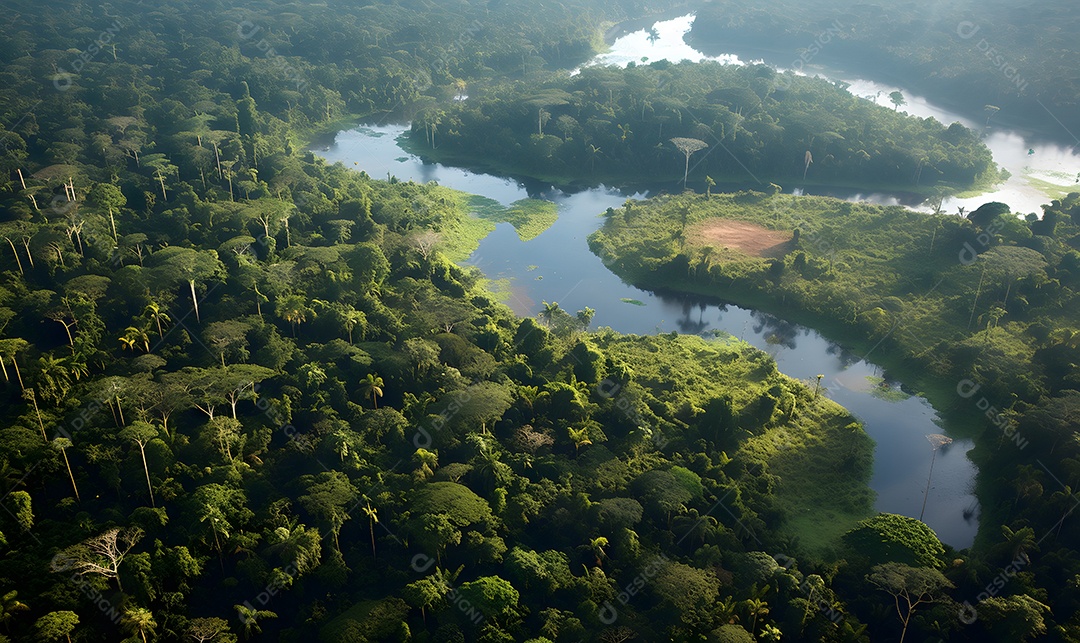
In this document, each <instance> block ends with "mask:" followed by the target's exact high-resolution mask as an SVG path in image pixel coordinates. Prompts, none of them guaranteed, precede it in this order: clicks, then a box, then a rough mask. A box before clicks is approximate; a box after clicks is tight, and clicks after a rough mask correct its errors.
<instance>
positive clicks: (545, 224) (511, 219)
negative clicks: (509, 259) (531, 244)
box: [468, 194, 559, 241]
mask: <svg viewBox="0 0 1080 643" xmlns="http://www.w3.org/2000/svg"><path fill="white" fill-rule="evenodd" d="M468 204H469V208H470V210H471V212H472V214H474V215H476V216H477V217H480V218H481V219H486V220H488V221H491V222H493V223H502V222H506V223H509V224H510V225H512V226H514V230H515V231H516V232H517V234H518V238H520V239H521V240H522V241H530V240H532V239H535V238H536V237H538V236H540V235H541V234H542V233H543V232H544V231H545V230H547V229H548V228H550V227H551V226H552V225H553V224H554V223H555V221H556V220H557V219H558V218H559V208H558V206H557V205H555V204H554V203H552V202H551V201H544V200H542V199H522V200H520V201H515V202H513V203H511V204H510V205H509V206H506V207H504V206H503V205H502V204H501V203H499V202H498V201H495V200H494V199H489V198H487V197H484V196H479V195H476V194H471V195H469V197H468Z"/></svg>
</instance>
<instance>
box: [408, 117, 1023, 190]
mask: <svg viewBox="0 0 1080 643" xmlns="http://www.w3.org/2000/svg"><path fill="white" fill-rule="evenodd" d="M400 143H401V147H402V149H404V150H406V151H408V152H410V153H412V154H415V155H417V156H418V157H420V158H422V159H423V160H424V162H426V163H441V164H443V165H449V166H453V167H460V168H465V169H467V170H469V171H471V172H476V173H483V174H491V175H494V176H503V177H508V178H511V179H513V180H515V181H519V182H521V183H524V184H526V185H535V186H544V187H554V188H557V189H559V190H562V191H564V192H568V193H574V192H579V191H582V190H588V189H592V188H598V187H603V186H617V187H618V188H619V189H621V190H624V191H627V192H631V193H632V192H658V191H664V192H672V193H678V192H681V191H682V190H683V180H682V179H683V176H682V173H681V172H679V171H664V170H658V171H649V172H640V173H636V174H635V173H632V172H631V173H629V174H628V173H626V172H623V171H619V172H607V171H604V170H603V169H602V168H599V167H598V168H596V169H595V170H592V171H589V172H587V175H588V176H585V177H583V176H581V175H579V174H574V173H571V172H568V173H565V174H560V173H552V172H548V171H543V170H538V169H536V168H530V167H526V166H524V165H523V164H520V163H512V162H508V161H498V160H496V159H493V158H491V157H490V156H487V155H478V154H469V153H468V152H467V151H464V150H461V149H453V148H449V149H448V148H435V149H431V148H430V147H427V146H424V145H422V144H420V143H418V142H417V141H415V140H413V138H412V137H411V136H409V135H408V133H406V134H405V135H404V136H402V137H401V140H400ZM721 153H723V152H721ZM708 178H711V179H712V180H713V182H714V183H715V185H714V186H713V187H711V188H709V186H708V185H707V184H706V177H704V176H690V177H689V180H688V182H687V185H688V187H689V188H690V189H692V190H694V191H696V192H705V191H706V188H709V189H710V190H711V191H714V192H725V191H726V192H734V191H738V190H748V189H749V190H764V189H766V188H768V186H769V184H768V183H763V182H762V181H761V180H760V179H759V178H758V177H757V176H755V175H754V174H752V173H748V172H747V171H745V170H743V169H738V170H736V171H735V172H733V173H723V172H710V173H709V177H708ZM770 178H771V179H773V180H774V182H775V183H777V184H779V185H782V186H784V187H785V188H788V187H790V188H793V189H798V190H800V191H803V192H810V193H813V192H819V191H820V192H828V193H831V194H850V195H852V196H855V195H860V194H888V195H895V196H897V197H898V198H899V200H900V201H901V203H903V204H904V205H909V206H917V205H919V204H921V203H924V202H926V201H927V200H930V199H936V198H939V197H943V196H965V197H970V196H976V195H978V194H982V193H985V192H987V191H989V190H990V189H992V188H993V187H994V186H996V185H998V184H999V183H1000V181H1001V180H1004V175H996V174H984V175H981V176H980V177H979V178H978V180H977V181H976V182H975V183H973V184H971V185H968V186H965V187H963V188H959V187H956V188H943V187H941V186H929V185H924V186H913V185H910V184H899V183H889V182H875V181H858V182H856V181H851V182H845V181H840V182H829V181H819V180H815V179H814V178H812V177H807V178H804V177H803V176H802V174H801V173H793V174H788V175H783V176H779V175H777V176H773V177H770Z"/></svg>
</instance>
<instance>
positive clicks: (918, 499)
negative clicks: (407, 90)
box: [316, 125, 978, 549]
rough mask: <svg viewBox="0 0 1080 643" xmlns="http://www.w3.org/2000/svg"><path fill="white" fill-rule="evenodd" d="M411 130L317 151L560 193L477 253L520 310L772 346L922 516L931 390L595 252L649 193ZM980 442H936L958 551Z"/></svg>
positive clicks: (485, 186) (969, 520)
mask: <svg viewBox="0 0 1080 643" xmlns="http://www.w3.org/2000/svg"><path fill="white" fill-rule="evenodd" d="M406 130H407V127H406V126H404V125H384V126H377V127H358V128H355V129H351V130H347V131H343V132H340V133H338V135H337V137H336V139H335V141H334V143H333V144H331V145H329V146H328V147H325V148H319V149H317V150H316V151H317V152H318V153H319V154H320V155H322V156H324V157H325V158H326V159H327V160H329V161H331V162H334V161H340V162H342V163H343V164H344V165H345V166H347V167H354V168H356V169H358V170H361V169H362V170H364V171H366V172H367V173H368V174H369V175H371V176H374V177H385V176H387V175H392V176H394V177H396V178H398V179H400V180H403V181H408V180H412V181H417V182H427V181H438V182H439V184H440V185H444V186H447V187H451V188H454V189H457V190H462V191H465V192H470V193H473V194H480V195H483V196H486V197H488V198H491V199H494V200H496V201H499V202H500V203H503V204H510V203H512V202H514V201H517V200H519V199H524V198H527V197H529V196H532V197H537V198H545V199H549V200H551V201H553V202H555V203H556V204H557V205H558V207H559V219H558V220H557V221H556V222H555V224H554V225H552V226H551V227H550V228H549V229H548V230H547V231H545V232H544V233H542V234H541V235H539V236H537V237H535V238H534V239H532V240H530V241H527V242H523V241H521V240H520V239H519V238H518V236H517V233H516V232H515V231H514V229H513V227H512V226H510V225H509V224H506V223H501V224H499V225H498V226H497V227H496V229H495V231H494V232H492V233H491V234H490V235H488V237H487V238H485V239H484V240H483V241H482V242H481V244H480V247H479V248H478V249H477V250H476V252H474V253H473V255H472V256H471V257H470V258H469V260H468V263H470V264H472V265H475V266H477V267H478V268H480V269H481V270H482V271H483V272H484V274H485V275H486V276H487V277H488V278H490V279H493V280H499V281H500V282H501V283H500V286H501V287H502V290H504V291H506V292H508V295H507V299H506V303H507V304H508V305H509V306H510V307H511V308H513V310H514V311H515V312H516V313H518V314H519V315H523V316H525V315H528V316H531V315H536V314H537V313H538V312H539V310H540V308H541V302H543V301H549V302H551V301H557V302H559V305H560V306H562V308H563V309H565V310H568V311H571V312H573V311H577V310H580V309H582V308H585V307H586V306H588V307H590V308H592V309H594V310H595V311H596V315H595V317H594V318H593V325H594V327H603V326H610V327H611V328H612V329H614V330H616V331H619V332H622V333H635V334H649V333H658V332H671V331H678V332H680V333H694V334H706V335H709V334H711V333H712V332H713V331H724V332H727V333H730V334H732V335H734V336H736V337H739V338H741V339H743V340H745V341H747V342H749V343H750V344H753V345H754V346H756V347H758V348H760V349H762V350H764V351H766V352H768V353H769V354H770V355H772V356H773V357H774V358H775V359H776V362H777V364H778V366H779V368H780V370H781V371H782V372H783V373H786V374H787V375H789V376H791V377H795V378H799V379H803V380H807V381H810V380H813V379H814V378H815V376H816V375H817V374H819V373H820V374H823V375H824V376H825V377H824V379H823V383H824V384H825V386H826V393H827V395H829V397H831V398H832V399H834V400H835V401H837V402H838V403H840V404H842V405H843V406H844V407H846V408H847V409H849V410H850V411H851V412H852V413H853V414H854V415H855V416H856V417H858V418H859V419H860V420H861V421H862V422H863V423H864V424H865V426H866V430H867V432H868V433H869V434H870V436H871V437H873V438H874V440H875V441H876V442H877V446H876V450H875V460H874V473H873V476H872V479H871V481H870V486H871V488H873V489H874V491H876V492H877V501H876V505H875V506H876V508H877V509H879V510H881V511H888V512H892V513H899V514H904V515H908V516H912V517H918V516H919V514H920V511H921V508H922V504H923V495H924V492H925V490H926V480H927V475H928V473H929V471H930V464H931V457H932V455H933V451H932V450H931V446H930V443H929V441H928V440H927V439H926V435H928V434H933V433H941V432H942V431H943V429H942V428H941V427H940V426H938V424H937V422H938V416H937V413H936V412H935V411H934V409H933V408H932V407H931V406H930V404H929V403H928V402H927V401H926V400H925V399H923V398H920V397H909V396H907V395H905V394H903V393H902V392H901V391H900V387H899V385H898V384H896V383H882V382H881V379H882V377H883V375H884V374H883V372H882V369H881V368H879V367H878V366H876V365H874V364H873V363H872V357H873V356H870V357H871V361H866V360H863V359H860V357H859V356H856V355H853V354H851V353H850V352H847V351H845V350H844V349H843V348H841V347H840V346H838V345H837V344H835V343H833V342H830V341H828V340H826V339H825V338H823V337H822V336H821V335H819V334H818V333H817V332H815V331H813V330H811V329H808V328H804V327H801V326H798V325H794V324H791V323H788V322H786V321H784V320H783V319H780V318H777V317H774V316H771V315H766V314H763V313H761V312H758V311H753V310H748V309H744V308H740V307H738V306H733V305H719V304H717V303H714V302H707V301H702V300H699V299H697V298H693V297H687V296H676V295H664V294H657V293H652V292H648V291H644V290H640V289H638V288H635V287H633V286H630V285H628V284H625V283H623V282H622V281H621V280H620V279H619V278H618V277H617V276H615V274H613V273H612V272H611V271H609V270H608V269H607V268H606V267H605V266H604V265H603V263H601V261H600V259H599V258H598V257H596V255H594V254H592V252H590V251H589V247H588V244H587V241H586V239H587V237H588V236H589V234H591V233H592V232H594V231H595V230H597V229H598V228H599V227H600V225H601V224H602V223H603V218H602V217H601V216H600V213H602V212H604V210H606V209H607V208H608V207H619V206H621V205H622V204H623V203H624V202H625V201H626V199H627V198H642V197H643V196H644V195H642V194H625V193H621V192H619V191H617V190H610V189H604V188H596V189H591V190H585V191H582V192H577V193H575V194H566V193H564V192H562V191H559V190H557V189H554V188H552V189H550V190H548V191H546V192H539V193H537V192H533V193H532V194H529V192H528V190H526V188H525V187H524V186H522V185H521V184H519V183H517V182H516V181H513V180H510V179H506V178H501V177H496V176H491V175H487V174H477V173H473V172H469V171H468V170H463V169H461V168H456V167H448V166H444V165H441V164H437V163H424V162H422V161H421V160H420V159H419V158H417V157H415V156H413V155H411V154H409V153H407V152H405V151H403V150H402V149H401V148H400V147H399V146H398V144H397V140H396V139H397V138H398V137H399V136H400V135H401V134H403V133H404V132H405V131H406ZM354 163H355V165H354ZM631 302H633V303H631ZM973 446H974V444H973V443H972V442H971V441H970V440H966V439H965V440H957V441H955V442H954V443H952V444H951V445H949V446H947V447H944V448H943V449H941V450H940V451H938V454H937V458H936V461H935V462H934V471H933V481H932V486H931V489H930V492H929V496H928V498H927V502H926V513H925V516H924V517H923V519H924V520H925V521H926V523H927V524H928V525H930V526H931V527H932V528H933V529H934V530H935V531H936V532H937V534H938V536H939V537H940V538H941V540H942V541H943V542H946V543H948V544H950V545H952V546H953V547H956V548H958V549H959V548H964V547H967V546H969V545H971V544H972V542H973V541H974V538H975V533H976V531H977V530H978V502H977V500H976V499H975V496H974V495H973V487H974V480H975V474H976V469H975V466H974V465H973V464H972V463H971V461H970V460H969V459H968V458H967V452H968V451H970V450H971V448H972V447H973Z"/></svg>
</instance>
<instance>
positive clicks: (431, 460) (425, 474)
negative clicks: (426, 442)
mask: <svg viewBox="0 0 1080 643" xmlns="http://www.w3.org/2000/svg"><path fill="white" fill-rule="evenodd" d="M413 460H416V463H417V465H419V466H417V467H416V477H417V478H419V479H421V480H427V479H428V478H430V477H431V476H433V475H435V469H438V468H439V454H438V453H435V452H434V451H428V450H427V449H424V448H420V449H417V450H416V453H414V454H413Z"/></svg>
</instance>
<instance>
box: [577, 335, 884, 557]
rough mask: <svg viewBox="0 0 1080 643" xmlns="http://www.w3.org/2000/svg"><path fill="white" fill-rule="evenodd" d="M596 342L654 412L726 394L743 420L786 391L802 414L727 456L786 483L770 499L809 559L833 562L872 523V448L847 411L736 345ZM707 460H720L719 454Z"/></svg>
mask: <svg viewBox="0 0 1080 643" xmlns="http://www.w3.org/2000/svg"><path fill="white" fill-rule="evenodd" d="M593 339H594V341H596V343H597V344H598V346H599V348H600V349H601V350H602V352H603V353H604V354H605V355H607V356H608V357H610V358H612V359H616V360H622V361H624V362H625V363H626V364H627V365H628V366H629V367H630V368H631V370H632V371H633V372H634V373H635V382H637V383H638V384H640V385H641V386H643V387H644V388H645V389H647V390H648V391H650V392H651V393H652V394H653V395H654V396H655V397H656V398H657V400H658V401H657V402H656V403H660V404H666V405H667V406H668V407H671V408H679V407H681V406H682V405H684V404H685V403H689V404H691V405H693V406H697V407H701V406H704V405H705V404H707V401H708V400H709V399H711V398H712V397H714V396H715V395H719V394H728V395H731V396H732V400H733V408H734V409H735V411H736V412H738V411H739V410H741V409H743V408H745V407H746V406H747V405H748V404H751V403H752V402H753V401H754V400H756V399H757V398H758V397H759V396H760V395H762V394H763V393H764V392H766V391H768V390H769V389H770V387H773V386H775V385H779V386H780V387H781V388H782V389H783V390H785V391H789V392H790V393H791V394H792V395H793V396H794V397H795V399H796V400H797V401H796V407H795V409H796V410H795V412H794V413H792V414H791V415H790V416H789V415H786V414H784V413H783V412H780V411H778V412H776V413H774V415H773V419H772V420H771V421H770V422H769V423H768V425H767V427H765V428H762V427H755V428H754V433H755V434H754V435H749V436H745V437H744V438H743V439H742V441H741V442H740V443H739V445H738V447H737V449H735V450H734V451H733V452H731V453H730V454H729V455H730V456H731V457H732V458H734V460H741V461H742V462H743V463H744V466H750V465H751V464H756V465H760V467H761V468H762V469H763V470H764V471H767V472H768V473H769V474H772V475H774V476H776V477H777V478H778V479H779V483H778V484H777V486H776V487H775V488H774V489H773V490H772V492H771V494H770V498H769V501H770V502H771V503H772V504H773V506H774V507H775V508H777V509H778V510H779V512H780V515H781V519H780V526H779V527H778V528H777V531H778V532H780V533H782V534H783V535H790V536H796V537H798V540H799V542H800V544H801V545H802V546H804V547H805V548H806V550H807V551H808V552H810V553H813V554H815V555H818V556H821V557H828V556H829V553H830V551H831V548H833V547H834V546H835V545H836V544H837V542H838V538H839V537H840V536H841V535H843V534H844V532H846V531H847V530H848V529H850V528H851V527H853V526H854V525H855V523H856V522H857V521H859V520H861V519H863V518H866V517H868V516H871V515H874V510H873V501H874V493H873V491H872V490H871V489H870V488H869V486H868V483H869V479H870V474H871V472H872V468H873V450H874V442H873V440H872V439H871V438H870V437H869V436H868V435H867V434H866V432H865V431H864V430H863V428H862V426H861V425H860V424H859V423H858V422H857V421H856V420H855V418H853V417H852V416H851V414H849V413H848V412H847V410H845V409H844V408H843V407H841V406H840V405H839V404H836V403H835V402H833V401H832V400H829V399H828V398H827V397H825V396H824V395H815V394H814V393H813V389H812V387H810V386H808V385H807V384H806V383H805V382H802V381H799V380H796V379H793V378H790V377H788V376H786V375H783V374H781V373H780V372H778V371H777V370H776V363H775V362H774V361H773V360H772V359H771V358H769V357H768V356H767V355H766V354H765V353H764V352H762V351H760V350H758V349H756V348H753V347H751V346H750V345H749V344H747V343H745V342H743V341H741V340H738V339H736V338H734V337H731V336H727V337H723V338H719V339H715V340H706V339H703V338H701V337H697V336H693V335H677V336H671V335H659V336H633V335H628V336H617V335H614V334H604V333H597V334H595V335H593ZM672 377H677V378H678V382H679V385H678V389H677V396H678V398H679V399H671V398H673V397H676V392H675V391H671V390H670V389H671V385H670V383H669V381H670V378H672ZM682 398H685V401H684V399H682ZM646 400H648V398H646ZM660 400H662V401H660ZM647 403H648V404H649V405H650V406H652V404H654V403H653V402H651V401H647ZM666 435H667V434H665V436H666ZM710 456H711V457H712V458H713V459H714V461H716V460H717V459H718V458H719V454H716V453H712V454H710ZM735 466H736V465H735V464H732V465H731V468H730V470H729V473H732V474H733V472H734V471H735V470H736V468H735ZM726 470H728V469H726ZM744 492H745V490H744Z"/></svg>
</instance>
